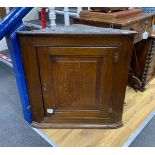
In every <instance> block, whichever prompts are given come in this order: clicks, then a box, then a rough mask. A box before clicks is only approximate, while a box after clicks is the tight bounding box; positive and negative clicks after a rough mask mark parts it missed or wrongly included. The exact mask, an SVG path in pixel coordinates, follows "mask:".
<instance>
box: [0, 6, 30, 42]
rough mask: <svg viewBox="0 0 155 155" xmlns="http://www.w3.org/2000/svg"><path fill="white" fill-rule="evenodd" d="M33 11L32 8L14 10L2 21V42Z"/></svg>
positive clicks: (0, 22) (0, 24) (0, 30)
mask: <svg viewBox="0 0 155 155" xmlns="http://www.w3.org/2000/svg"><path fill="white" fill-rule="evenodd" d="M31 10H32V7H31V8H30V7H22V8H20V7H16V8H13V9H12V10H11V11H10V12H9V14H8V15H7V16H5V17H4V18H3V19H2V20H1V21H0V40H1V39H3V37H4V36H5V35H6V34H7V33H8V32H9V31H10V30H11V29H12V28H13V27H15V26H16V25H17V24H18V23H19V22H21V21H22V19H23V18H24V17H25V15H27V14H28V13H29V12H30V11H31Z"/></svg>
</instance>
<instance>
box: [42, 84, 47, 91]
mask: <svg viewBox="0 0 155 155" xmlns="http://www.w3.org/2000/svg"><path fill="white" fill-rule="evenodd" d="M42 89H43V91H47V84H46V83H43V84H42Z"/></svg>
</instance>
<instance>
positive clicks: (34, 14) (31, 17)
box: [23, 7, 39, 21]
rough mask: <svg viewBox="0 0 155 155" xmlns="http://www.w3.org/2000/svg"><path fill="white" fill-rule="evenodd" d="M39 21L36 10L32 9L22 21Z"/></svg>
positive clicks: (35, 8)
mask: <svg viewBox="0 0 155 155" xmlns="http://www.w3.org/2000/svg"><path fill="white" fill-rule="evenodd" d="M37 19H39V14H38V8H37V7H34V8H33V9H32V10H31V11H30V12H29V13H28V14H27V15H26V16H25V17H24V18H23V21H30V20H37Z"/></svg>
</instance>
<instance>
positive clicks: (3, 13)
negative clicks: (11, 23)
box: [0, 7, 6, 19]
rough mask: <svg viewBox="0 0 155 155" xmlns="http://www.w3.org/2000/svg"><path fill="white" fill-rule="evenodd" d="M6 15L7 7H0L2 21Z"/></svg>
mask: <svg viewBox="0 0 155 155" xmlns="http://www.w3.org/2000/svg"><path fill="white" fill-rule="evenodd" d="M5 15H6V9H5V7H0V19H2V18H3V17H4V16H5Z"/></svg>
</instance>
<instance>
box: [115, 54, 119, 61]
mask: <svg viewBox="0 0 155 155" xmlns="http://www.w3.org/2000/svg"><path fill="white" fill-rule="evenodd" d="M118 61H119V52H116V53H114V63H118Z"/></svg>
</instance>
